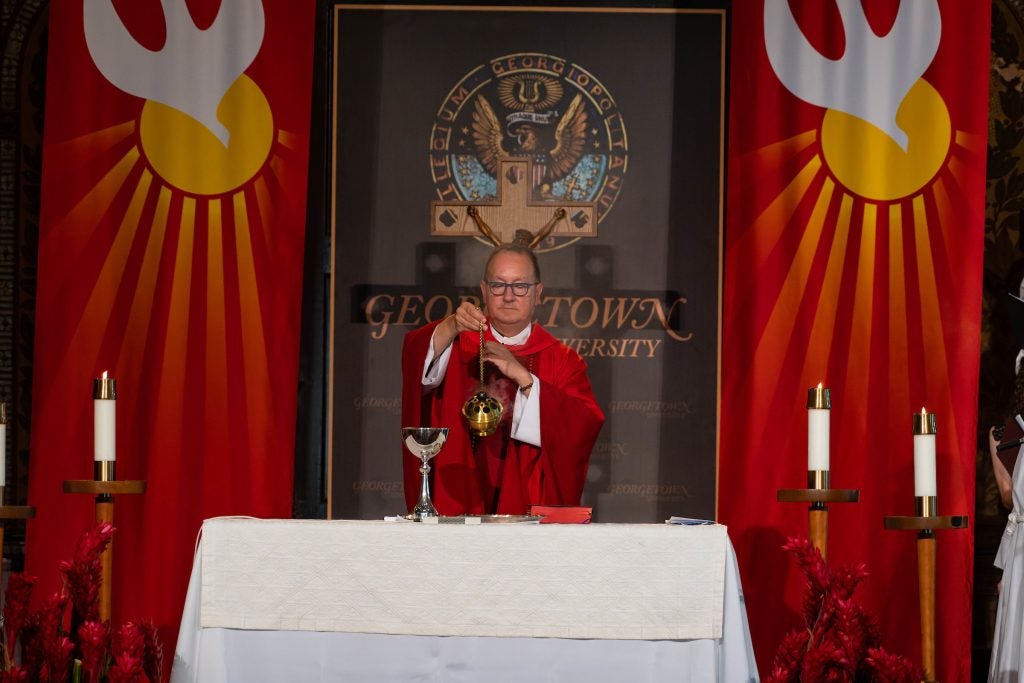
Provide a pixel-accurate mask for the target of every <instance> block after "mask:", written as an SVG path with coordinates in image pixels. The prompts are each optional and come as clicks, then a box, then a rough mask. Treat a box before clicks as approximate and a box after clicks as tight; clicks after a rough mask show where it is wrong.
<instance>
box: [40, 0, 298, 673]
mask: <svg viewBox="0 0 1024 683" xmlns="http://www.w3.org/2000/svg"><path fill="white" fill-rule="evenodd" d="M161 4H162V5H163V7H164V12H165V16H161V13H160V12H154V11H153V9H154V7H156V5H154V4H152V3H125V2H121V3H117V8H116V9H115V7H114V5H113V4H112V3H111V2H107V1H104V0H99V1H97V2H85V3H83V2H80V1H78V0H58V1H56V2H53V3H52V5H51V10H50V11H51V18H50V33H49V61H48V64H47V93H46V105H47V106H46V126H45V147H44V160H43V169H44V171H43V180H42V200H43V203H42V214H41V225H40V237H39V291H38V304H37V311H36V314H37V319H36V346H35V377H34V382H33V407H32V443H31V467H30V472H29V500H30V501H31V503H32V504H33V505H34V506H35V507H36V510H37V517H36V519H35V520H34V521H32V522H29V525H28V543H27V571H28V572H29V573H30V574H34V575H37V576H39V577H40V583H39V584H38V585H37V590H36V597H37V598H40V599H43V598H46V597H48V596H49V595H50V594H52V591H54V590H56V589H57V587H58V586H59V583H58V574H57V565H58V562H59V561H61V560H65V559H69V558H71V556H72V553H73V551H74V547H75V540H76V539H77V537H78V536H79V534H80V533H82V531H84V530H85V529H87V528H89V527H90V526H91V525H92V524H93V519H94V511H93V498H92V497H91V496H84V495H65V494H62V493H61V489H62V481H63V480H74V479H92V478H93V455H94V454H93V400H92V399H93V396H92V385H93V378H95V377H99V376H100V374H101V373H103V372H107V373H109V376H110V377H112V378H114V379H115V380H116V390H117V400H116V476H117V478H118V479H127V480H144V481H145V482H146V484H147V487H148V488H147V490H146V492H145V494H143V495H124V496H117V497H116V502H115V509H116V512H115V518H114V526H115V527H116V528H117V533H116V535H115V536H114V546H115V552H114V568H113V576H114V581H113V620H114V622H115V623H120V621H122V620H125V619H152V620H153V621H154V622H155V623H156V624H157V625H158V626H159V627H160V628H161V636H162V638H163V640H164V652H165V655H166V657H167V660H168V662H169V660H170V653H172V652H173V651H174V649H173V645H174V640H175V638H176V636H177V624H178V620H179V619H180V617H181V609H182V604H183V603H184V597H185V588H186V585H187V583H188V577H189V572H190V570H191V566H192V555H193V550H194V548H195V543H196V536H197V534H198V532H199V527H200V523H201V521H202V520H203V519H205V518H207V517H215V516H219V515H255V516H260V517H290V516H291V498H292V472H293V468H294V434H295V394H296V379H295V378H296V372H297V371H296V367H297V362H298V345H299V317H300V304H301V301H300V299H301V283H302V266H303V264H302V254H303V242H304V236H305V197H306V185H307V183H306V175H307V158H308V138H309V118H310V117H309V114H310V92H311V87H312V53H313V51H312V43H313V21H314V3H312V2H300V3H288V4H284V3H279V2H268V3H266V6H265V7H264V6H263V5H262V3H261V2H250V3H238V2H223V3H221V2H218V1H217V0H204V1H202V2H193V1H190V2H188V5H187V6H186V3H185V2H184V0H176V1H175V0H172V1H168V2H164V3H161Z"/></svg>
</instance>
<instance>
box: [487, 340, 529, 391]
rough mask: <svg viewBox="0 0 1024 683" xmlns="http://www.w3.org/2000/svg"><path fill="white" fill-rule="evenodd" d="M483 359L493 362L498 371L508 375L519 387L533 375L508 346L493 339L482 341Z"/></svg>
mask: <svg viewBox="0 0 1024 683" xmlns="http://www.w3.org/2000/svg"><path fill="white" fill-rule="evenodd" d="M484 360H485V361H488V362H490V363H494V367H496V368H498V372H500V373H501V374H503V375H505V376H506V377H508V378H509V379H510V380H512V381H513V382H515V383H516V384H518V385H519V386H521V387H525V386H526V385H528V384H530V383H531V382H532V381H533V375H531V374H530V371H529V370H527V369H526V368H525V367H523V364H522V363H520V362H519V359H518V358H516V357H515V356H514V355H512V352H511V351H509V350H508V347H507V346H505V345H503V344H499V343H498V342H495V341H488V342H485V343H484Z"/></svg>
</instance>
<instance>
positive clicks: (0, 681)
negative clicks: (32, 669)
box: [0, 666, 29, 683]
mask: <svg viewBox="0 0 1024 683" xmlns="http://www.w3.org/2000/svg"><path fill="white" fill-rule="evenodd" d="M28 681H29V677H28V672H27V671H25V670H24V669H22V668H21V667H20V666H12V667H11V668H10V669H8V670H7V671H3V672H0V683H28Z"/></svg>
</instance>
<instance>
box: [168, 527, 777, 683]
mask: <svg viewBox="0 0 1024 683" xmlns="http://www.w3.org/2000/svg"><path fill="white" fill-rule="evenodd" d="M208 524H209V522H208ZM255 524H256V525H257V526H260V525H262V524H263V523H262V522H255ZM313 524H320V525H333V524H336V522H313ZM410 524H412V523H410ZM495 526H497V525H495ZM510 526H515V527H516V528H517V529H519V530H520V531H536V530H537V529H538V528H543V527H537V526H534V527H524V526H521V525H510ZM545 526H549V525H545ZM550 526H556V525H550ZM603 526H612V525H598V524H595V525H590V528H600V527H603ZM652 526H653V525H652ZM415 527H421V525H415ZM658 527H659V528H660V527H661V525H658ZM439 528H451V527H439ZM474 528H475V529H482V528H483V527H482V526H481V527H474ZM567 528H568V529H575V530H579V531H585V530H589V529H588V527H587V526H586V525H580V526H571V527H567ZM664 528H665V530H666V531H674V532H676V533H677V534H678V536H677V537H676V538H670V537H662V538H663V540H664V541H666V542H672V543H674V542H677V540H678V542H681V543H684V544H685V543H689V542H690V540H691V538H693V537H695V535H694V534H693V532H694V531H698V529H696V528H694V527H679V526H669V525H664ZM418 531H422V528H419V529H418ZM208 540H209V539H207V538H205V537H204V538H203V540H202V542H201V543H202V545H205V544H206V543H207V542H208ZM202 557H203V553H202V552H197V553H196V555H195V558H194V560H193V567H192V578H191V580H190V582H189V588H188V593H187V595H186V597H185V605H184V609H183V612H182V619H181V629H180V632H179V635H178V640H177V647H176V648H175V653H174V662H173V665H172V669H171V682H172V683H243V682H244V683H261V682H263V681H267V682H268V683H269V682H270V681H274V682H279V681H285V680H287V681H295V682H302V683H307V682H325V683H326V682H328V681H342V680H352V681H374V682H375V683H404V682H406V681H413V680H415V681H443V682H445V683H499V682H501V683H504V682H512V681H517V682H518V681H524V680H530V681H545V680H546V681H558V682H559V683H593V682H594V681H626V680H628V681H633V682H644V681H647V682H652V683H653V682H655V681H667V680H671V681H674V682H675V683H708V682H709V681H720V682H724V683H745V682H749V681H753V682H756V681H758V672H757V665H756V662H755V661H754V651H753V646H752V643H751V640H750V628H749V624H748V622H747V613H746V607H745V604H744V597H743V591H742V587H741V584H740V580H739V570H738V567H737V565H736V556H735V553H734V552H733V549H732V544H731V543H729V542H728V539H726V554H725V562H724V573H725V587H724V593H725V598H724V604H723V629H722V636H721V637H720V638H703V639H696V640H597V639H594V640H584V639H565V638H494V637H470V636H452V637H439V636H404V635H384V634H368V633H344V632H329V631H286V630H280V631H276V630H275V631H254V630H245V629H235V628H201V627H200V625H199V624H200V602H201V593H202V592H203V588H202V587H203V585H204V581H203V574H204V572H203V564H202ZM292 559H293V562H294V563H296V564H299V563H302V562H303V561H304V558H301V557H296V558H292ZM440 588H441V589H442V591H443V590H444V586H443V585H442V586H441V587H440Z"/></svg>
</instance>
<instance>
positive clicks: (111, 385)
mask: <svg viewBox="0 0 1024 683" xmlns="http://www.w3.org/2000/svg"><path fill="white" fill-rule="evenodd" d="M92 398H93V402H92V404H93V457H94V458H95V459H96V462H103V461H106V462H114V460H116V459H117V429H116V427H117V419H116V406H117V401H116V399H117V385H116V382H115V380H114V378H113V377H111V378H108V377H107V373H106V372H104V373H103V377H102V378H97V379H94V380H93V385H92Z"/></svg>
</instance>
